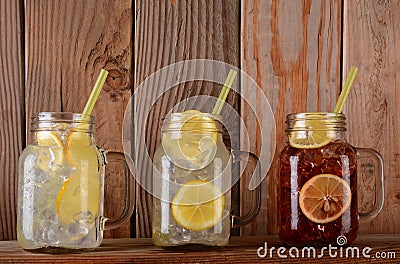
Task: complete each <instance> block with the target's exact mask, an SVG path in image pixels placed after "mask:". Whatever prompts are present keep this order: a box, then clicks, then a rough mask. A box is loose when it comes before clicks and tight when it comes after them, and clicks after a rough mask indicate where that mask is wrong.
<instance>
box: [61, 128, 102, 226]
mask: <svg viewBox="0 0 400 264" xmlns="http://www.w3.org/2000/svg"><path fill="white" fill-rule="evenodd" d="M66 155H67V159H68V161H69V162H70V164H71V166H72V167H74V169H75V171H74V173H73V174H72V175H71V176H70V177H69V178H68V179H66V180H65V181H64V184H63V185H62V187H61V189H60V191H59V193H58V195H57V200H56V211H57V214H58V217H59V219H60V220H61V221H62V222H64V223H66V224H70V223H80V224H82V223H84V224H90V225H92V224H94V220H95V217H96V216H97V215H98V212H99V209H100V199H101V197H100V187H101V181H100V179H101V178H100V177H101V158H100V156H99V155H100V154H99V151H98V149H97V147H96V146H95V145H94V144H91V140H90V134H89V133H85V132H84V131H83V130H82V131H80V130H76V131H73V132H71V133H70V134H69V135H68V138H67V142H66Z"/></svg>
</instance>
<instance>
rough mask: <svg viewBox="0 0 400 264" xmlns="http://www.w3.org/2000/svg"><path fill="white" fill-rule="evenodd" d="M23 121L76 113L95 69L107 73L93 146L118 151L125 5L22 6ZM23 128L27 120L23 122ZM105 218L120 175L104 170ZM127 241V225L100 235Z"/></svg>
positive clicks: (127, 80) (126, 93) (127, 51)
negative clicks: (52, 113)
mask: <svg viewBox="0 0 400 264" xmlns="http://www.w3.org/2000/svg"><path fill="white" fill-rule="evenodd" d="M25 14H26V18H25V21H26V23H25V24H26V31H25V34H26V43H25V44H26V63H27V64H26V69H27V72H26V107H27V108H26V116H27V117H30V116H31V115H32V114H34V113H37V112H39V111H66V112H76V113H81V112H82V110H83V108H84V106H85V103H86V100H87V99H88V97H89V94H90V92H91V90H92V88H93V85H94V83H95V81H96V79H97V76H98V74H99V73H100V69H101V68H105V69H106V70H108V71H109V76H108V78H107V80H106V84H105V85H104V87H103V92H102V93H101V94H100V97H99V99H98V101H97V104H96V106H95V108H94V111H93V113H92V114H93V115H94V116H95V117H96V121H97V136H96V143H97V144H98V145H99V146H100V147H102V148H104V149H107V150H113V151H122V142H121V133H122V121H123V114H124V111H125V106H126V105H127V103H128V101H129V99H130V96H131V88H132V79H131V77H132V74H131V73H132V68H131V67H132V9H131V1H126V0H118V1H114V0H87V1H86V0H85V1H70V0H63V1H35V0H28V1H26V4H25ZM27 123H28V124H27V125H28V128H29V119H28V120H27ZM105 186H106V187H105V190H106V191H105V201H106V202H105V216H107V217H109V218H112V217H115V216H117V215H118V214H119V213H120V212H121V211H122V208H123V204H124V203H123V201H124V196H125V192H124V189H125V188H124V174H123V171H122V170H121V169H120V168H119V167H118V166H115V165H108V166H107V169H106V180H105ZM105 236H106V237H129V236H130V224H129V223H128V224H125V225H124V226H123V227H121V228H118V229H115V230H113V231H110V232H106V233H105Z"/></svg>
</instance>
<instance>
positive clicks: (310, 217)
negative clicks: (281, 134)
mask: <svg viewBox="0 0 400 264" xmlns="http://www.w3.org/2000/svg"><path fill="white" fill-rule="evenodd" d="M345 130H346V129H345V118H344V116H343V115H341V114H333V113H306V114H296V115H289V116H288V120H287V130H286V132H287V135H288V142H287V143H286V144H285V146H284V147H283V149H282V151H281V154H280V157H279V175H278V193H277V196H278V233H279V237H280V239H281V241H282V242H284V243H288V244H321V245H326V244H329V243H332V244H335V243H336V241H337V238H338V237H339V236H344V237H346V238H347V243H351V242H353V241H354V240H355V238H356V236H357V230H358V212H357V175H356V174H357V172H356V170H357V166H356V152H355V149H354V148H353V147H352V146H351V145H350V144H348V143H347V142H346V141H345V139H344V132H345Z"/></svg>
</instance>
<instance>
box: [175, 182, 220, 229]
mask: <svg viewBox="0 0 400 264" xmlns="http://www.w3.org/2000/svg"><path fill="white" fill-rule="evenodd" d="M224 206H225V196H224V194H223V193H222V192H221V190H220V189H219V188H218V187H217V186H215V185H214V184H213V183H211V182H208V181H204V180H191V181H188V182H186V183H185V184H184V185H183V186H182V187H181V188H180V189H179V190H178V192H177V193H176V195H175V197H174V199H173V200H172V204H171V209H172V216H173V217H174V219H175V221H176V222H177V223H178V224H179V225H181V226H182V227H183V228H186V229H189V230H192V231H202V230H206V229H209V228H211V227H213V226H215V225H216V224H217V223H219V222H220V221H221V219H222V215H223V212H224Z"/></svg>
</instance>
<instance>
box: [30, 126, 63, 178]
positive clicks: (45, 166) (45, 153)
mask: <svg viewBox="0 0 400 264" xmlns="http://www.w3.org/2000/svg"><path fill="white" fill-rule="evenodd" d="M36 140H37V144H38V146H40V147H48V148H46V149H45V148H43V149H42V150H41V151H40V152H39V154H38V158H37V161H36V165H37V166H38V168H39V169H41V170H43V171H49V170H50V167H51V163H52V162H55V163H57V164H61V163H62V161H63V148H62V147H63V143H62V141H61V139H60V138H59V137H58V136H57V135H56V134H55V133H54V132H51V131H38V132H37V133H36Z"/></svg>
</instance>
